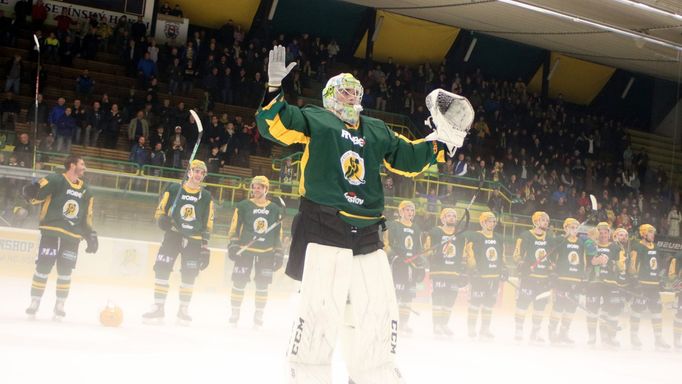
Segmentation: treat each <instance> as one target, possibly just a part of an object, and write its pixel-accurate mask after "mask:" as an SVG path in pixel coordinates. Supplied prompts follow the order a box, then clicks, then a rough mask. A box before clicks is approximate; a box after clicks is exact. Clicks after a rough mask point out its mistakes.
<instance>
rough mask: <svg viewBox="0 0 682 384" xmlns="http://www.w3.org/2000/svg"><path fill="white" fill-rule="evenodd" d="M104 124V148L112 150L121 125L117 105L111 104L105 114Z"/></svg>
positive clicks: (121, 118)
mask: <svg viewBox="0 0 682 384" xmlns="http://www.w3.org/2000/svg"><path fill="white" fill-rule="evenodd" d="M104 124H105V129H104V147H105V148H109V149H114V148H115V147H116V142H117V141H118V135H119V133H120V130H121V124H123V116H122V115H121V112H120V111H119V110H118V104H111V110H110V111H109V113H108V114H107V117H106V121H105V123H104Z"/></svg>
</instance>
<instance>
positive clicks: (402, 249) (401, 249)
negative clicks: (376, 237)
mask: <svg viewBox="0 0 682 384" xmlns="http://www.w3.org/2000/svg"><path fill="white" fill-rule="evenodd" d="M386 227H387V230H386V233H385V235H384V244H385V245H386V247H387V248H386V253H387V254H388V255H389V256H390V255H398V256H399V257H403V258H409V257H412V256H414V255H417V254H419V253H420V252H422V250H423V249H422V242H421V231H420V230H419V229H418V228H417V226H416V225H415V224H414V223H412V224H411V225H406V224H403V223H402V222H400V221H399V220H395V221H390V222H388V223H387V224H386Z"/></svg>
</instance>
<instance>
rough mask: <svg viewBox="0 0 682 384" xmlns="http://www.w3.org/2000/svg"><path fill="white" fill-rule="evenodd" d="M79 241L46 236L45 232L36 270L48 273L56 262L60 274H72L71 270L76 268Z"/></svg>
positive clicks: (39, 246) (39, 249)
mask: <svg viewBox="0 0 682 384" xmlns="http://www.w3.org/2000/svg"><path fill="white" fill-rule="evenodd" d="M79 243H80V240H78V239H71V238H61V237H53V236H45V234H42V236H41V237H40V244H39V245H38V256H37V257H36V271H37V272H38V273H43V274H48V273H50V271H52V267H54V265H55V263H56V264H57V273H58V274H60V275H62V276H67V275H70V274H71V271H73V269H74V268H76V261H77V260H78V244H79Z"/></svg>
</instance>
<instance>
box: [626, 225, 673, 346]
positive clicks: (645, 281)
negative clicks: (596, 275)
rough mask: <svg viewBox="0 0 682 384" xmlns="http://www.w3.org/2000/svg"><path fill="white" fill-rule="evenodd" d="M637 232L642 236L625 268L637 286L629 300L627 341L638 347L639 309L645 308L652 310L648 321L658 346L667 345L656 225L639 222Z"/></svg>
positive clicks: (640, 310) (641, 310)
mask: <svg viewBox="0 0 682 384" xmlns="http://www.w3.org/2000/svg"><path fill="white" fill-rule="evenodd" d="M639 236H640V237H641V240H640V241H638V242H637V243H635V244H633V245H632V249H631V250H630V263H629V265H628V272H629V273H630V275H631V276H632V277H633V278H634V280H635V282H636V284H637V287H636V293H638V294H639V295H638V296H635V297H634V300H633V302H632V306H631V309H632V314H631V315H630V343H631V344H632V346H633V347H634V348H641V346H642V342H641V341H640V339H639V335H638V333H639V322H640V319H641V316H642V312H644V310H645V309H648V310H649V312H651V325H652V327H653V329H654V337H655V342H654V345H655V347H656V348H657V349H668V348H670V345H668V344H667V343H666V342H665V341H664V340H663V336H662V324H663V320H662V317H661V311H662V309H663V306H662V305H661V294H660V290H661V285H662V276H661V275H662V274H661V268H664V267H663V265H662V264H663V255H661V254H659V252H658V248H657V247H656V243H654V239H655V236H656V228H654V227H653V226H652V225H650V224H642V225H640V226H639Z"/></svg>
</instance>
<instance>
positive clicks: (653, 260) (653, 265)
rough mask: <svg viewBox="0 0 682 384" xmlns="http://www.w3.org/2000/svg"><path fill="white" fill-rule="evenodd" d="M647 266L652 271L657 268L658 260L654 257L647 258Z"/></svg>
mask: <svg viewBox="0 0 682 384" xmlns="http://www.w3.org/2000/svg"><path fill="white" fill-rule="evenodd" d="M649 268H651V270H652V271H655V270H656V269H658V260H656V258H655V257H652V258H651V259H649Z"/></svg>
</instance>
